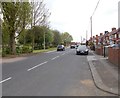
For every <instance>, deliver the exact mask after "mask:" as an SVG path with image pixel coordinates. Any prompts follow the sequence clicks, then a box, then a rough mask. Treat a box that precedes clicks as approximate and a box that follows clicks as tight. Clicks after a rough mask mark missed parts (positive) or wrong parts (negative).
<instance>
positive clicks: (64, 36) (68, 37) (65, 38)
mask: <svg viewBox="0 0 120 98" xmlns="http://www.w3.org/2000/svg"><path fill="white" fill-rule="evenodd" d="M61 39H62V43H64V44H65V45H66V44H67V43H70V42H71V41H72V40H73V38H72V36H71V35H70V34H69V33H68V32H64V33H62V34H61Z"/></svg>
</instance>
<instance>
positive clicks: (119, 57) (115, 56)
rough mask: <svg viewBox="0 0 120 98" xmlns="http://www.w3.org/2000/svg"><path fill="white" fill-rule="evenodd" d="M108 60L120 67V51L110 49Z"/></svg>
mask: <svg viewBox="0 0 120 98" xmlns="http://www.w3.org/2000/svg"><path fill="white" fill-rule="evenodd" d="M108 59H109V61H110V62H111V63H113V64H115V65H117V66H118V65H119V66H120V49H117V48H109V49H108Z"/></svg>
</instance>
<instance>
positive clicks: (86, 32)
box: [86, 30, 88, 41]
mask: <svg viewBox="0 0 120 98" xmlns="http://www.w3.org/2000/svg"><path fill="white" fill-rule="evenodd" d="M87 37H88V31H87V30H86V41H87Z"/></svg>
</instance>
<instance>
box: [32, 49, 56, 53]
mask: <svg viewBox="0 0 120 98" xmlns="http://www.w3.org/2000/svg"><path fill="white" fill-rule="evenodd" d="M53 50H56V48H49V49H45V50H44V49H42V50H34V51H33V53H41V52H48V51H53Z"/></svg>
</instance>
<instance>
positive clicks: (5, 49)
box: [2, 47, 10, 57]
mask: <svg viewBox="0 0 120 98" xmlns="http://www.w3.org/2000/svg"><path fill="white" fill-rule="evenodd" d="M7 54H10V48H9V47H4V48H2V56H3V57H4V56H6V55H7Z"/></svg>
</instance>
